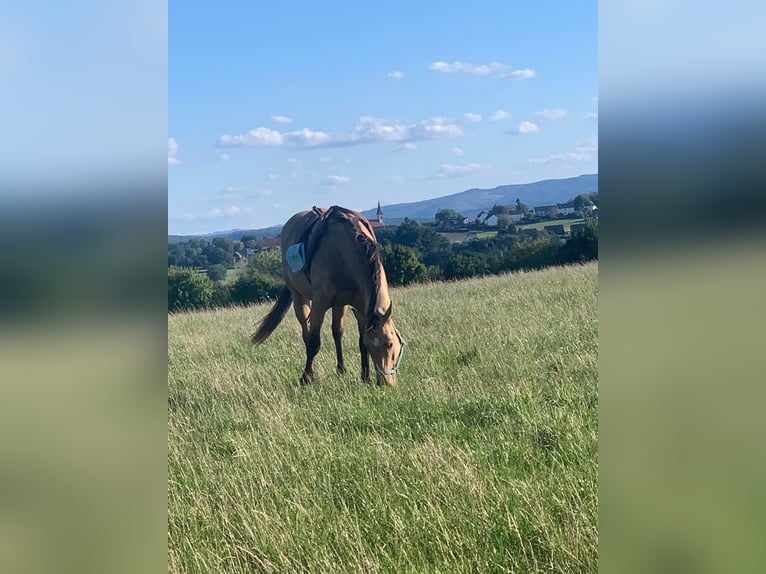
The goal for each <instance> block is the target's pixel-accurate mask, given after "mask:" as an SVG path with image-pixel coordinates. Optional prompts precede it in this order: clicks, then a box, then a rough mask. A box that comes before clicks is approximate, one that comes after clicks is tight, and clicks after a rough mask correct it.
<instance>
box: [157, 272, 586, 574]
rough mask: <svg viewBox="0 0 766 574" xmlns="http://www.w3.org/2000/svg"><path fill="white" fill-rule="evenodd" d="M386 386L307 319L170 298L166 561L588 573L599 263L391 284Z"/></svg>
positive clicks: (353, 352)
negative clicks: (260, 332)
mask: <svg viewBox="0 0 766 574" xmlns="http://www.w3.org/2000/svg"><path fill="white" fill-rule="evenodd" d="M393 299H394V319H395V322H396V324H397V327H398V328H399V329H400V331H401V332H402V334H403V335H404V336H405V338H407V340H408V342H409V345H408V346H407V349H406V354H405V357H404V360H403V362H402V370H401V372H400V375H399V386H397V387H395V388H378V387H376V386H374V385H364V384H361V383H360V382H359V372H360V367H359V356H358V350H357V342H356V341H357V335H356V327H355V324H353V323H354V322H353V321H348V331H347V334H346V337H345V342H344V351H345V355H346V365H347V367H348V368H349V373H348V374H347V375H346V376H345V377H342V378H341V377H338V376H336V375H335V372H334V370H335V353H334V351H333V343H332V337H331V335H330V332H329V321H326V322H325V331H324V333H323V339H322V340H323V347H322V350H321V351H320V354H319V356H318V357H317V361H316V362H315V369H316V371H317V374H318V382H317V383H316V384H315V385H314V386H311V387H308V388H300V387H299V386H298V379H299V377H300V375H301V372H302V369H303V364H304V359H305V355H304V350H303V343H302V341H301V337H300V332H299V329H298V325H297V322H296V321H295V320H294V318H293V317H292V316H290V315H288V316H287V317H286V319H285V322H284V323H283V324H282V325H280V327H279V328H278V329H277V330H276V331H275V333H274V334H273V335H272V337H271V338H270V339H269V340H268V341H267V342H266V343H265V344H264V345H263V346H260V347H257V348H254V347H252V346H251V345H250V343H249V335H250V334H251V332H252V331H253V329H254V326H255V323H256V322H257V320H258V319H260V318H261V317H262V316H263V315H264V314H265V313H266V312H267V310H268V306H266V305H261V306H253V307H248V308H229V309H221V310H216V311H212V312H196V313H186V314H181V315H172V316H170V317H169V319H168V323H169V324H168V329H169V335H168V337H169V340H168V346H169V396H168V410H169V423H168V443H169V446H168V459H169V460H168V462H169V487H168V490H169V493H168V511H169V515H168V534H169V571H170V572H317V573H319V572H321V573H332V572H396V573H399V572H595V571H596V568H597V542H598V534H597V407H598V396H597V318H596V317H597V313H596V305H597V265H596V264H595V263H591V264H587V265H583V266H570V267H565V268H555V269H550V270H545V271H538V272H530V273H513V274H509V275H503V276H496V277H490V278H485V279H471V280H468V281H462V282H457V283H440V284H433V285H420V286H415V287H409V288H404V289H397V290H394V291H393Z"/></svg>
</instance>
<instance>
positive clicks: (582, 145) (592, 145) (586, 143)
mask: <svg viewBox="0 0 766 574" xmlns="http://www.w3.org/2000/svg"><path fill="white" fill-rule="evenodd" d="M575 150H577V151H581V152H597V151H598V136H590V137H587V138H583V139H580V140H577V141H576V142H575Z"/></svg>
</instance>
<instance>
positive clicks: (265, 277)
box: [231, 270, 285, 305]
mask: <svg viewBox="0 0 766 574" xmlns="http://www.w3.org/2000/svg"><path fill="white" fill-rule="evenodd" d="M284 286H285V285H284V282H283V281H282V280H281V279H278V278H277V277H274V276H273V275H269V274H267V273H263V272H261V271H253V270H248V272H247V273H246V274H244V275H242V276H240V277H238V278H237V280H236V281H235V282H234V283H233V284H232V286H231V301H232V302H234V303H237V304H239V305H246V304H248V303H258V302H260V301H264V300H266V299H274V298H276V297H278V296H279V293H280V292H281V291H282V289H283V288H284Z"/></svg>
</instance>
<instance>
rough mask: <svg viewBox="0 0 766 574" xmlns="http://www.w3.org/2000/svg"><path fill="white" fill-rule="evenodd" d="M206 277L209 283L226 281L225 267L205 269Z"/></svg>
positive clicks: (215, 266)
mask: <svg viewBox="0 0 766 574" xmlns="http://www.w3.org/2000/svg"><path fill="white" fill-rule="evenodd" d="M207 277H208V279H210V280H211V281H213V282H215V283H217V282H219V281H223V280H224V279H226V266H225V265H220V264H219V265H211V266H210V267H208V268H207Z"/></svg>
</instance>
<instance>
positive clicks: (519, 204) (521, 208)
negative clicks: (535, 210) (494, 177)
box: [516, 197, 529, 217]
mask: <svg viewBox="0 0 766 574" xmlns="http://www.w3.org/2000/svg"><path fill="white" fill-rule="evenodd" d="M516 211H517V212H520V213H523V214H524V217H526V216H527V215H528V214H529V207H527V204H526V203H522V202H521V200H520V199H519V198H518V197H517V198H516Z"/></svg>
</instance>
